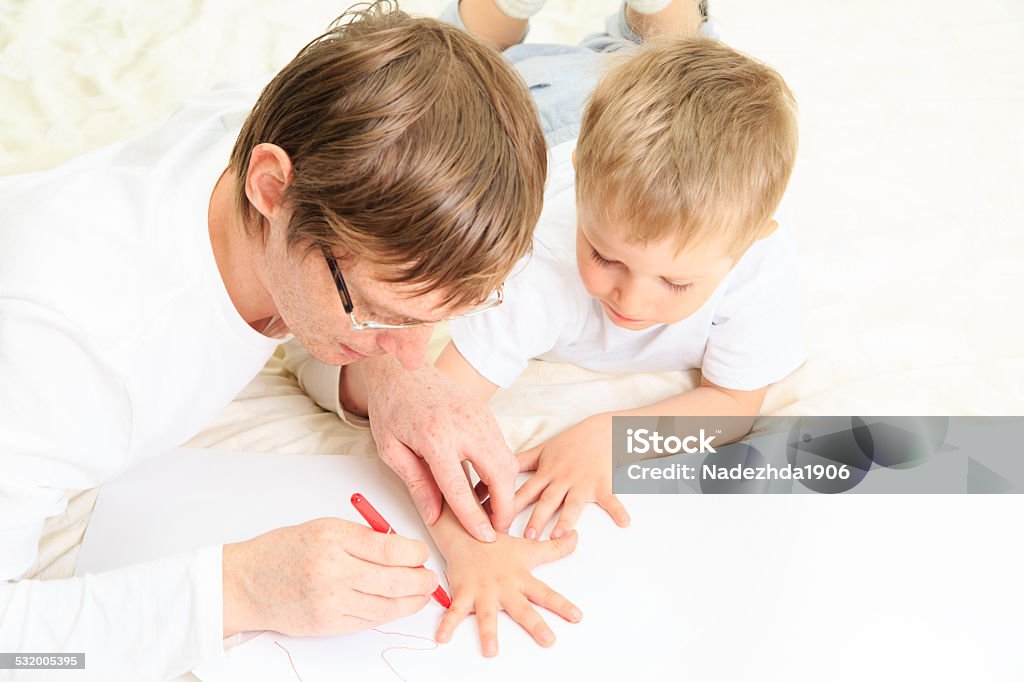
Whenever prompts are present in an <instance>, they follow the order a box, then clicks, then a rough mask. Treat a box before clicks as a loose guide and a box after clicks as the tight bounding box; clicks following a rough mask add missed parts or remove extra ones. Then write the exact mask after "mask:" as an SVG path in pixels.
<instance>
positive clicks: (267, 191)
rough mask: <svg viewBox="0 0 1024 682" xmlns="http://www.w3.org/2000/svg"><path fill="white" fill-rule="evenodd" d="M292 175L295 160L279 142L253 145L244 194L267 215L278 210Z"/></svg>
mask: <svg viewBox="0 0 1024 682" xmlns="http://www.w3.org/2000/svg"><path fill="white" fill-rule="evenodd" d="M291 178H292V160H291V159H290V158H289V157H288V153H287V152H286V151H285V150H283V149H281V148H280V147H278V146H277V145H276V144H270V143H267V142H263V143H260V144H258V145H256V146H255V147H253V149H252V154H250V155H249V170H248V171H247V172H246V175H245V195H246V196H247V197H248V198H249V201H250V203H252V205H253V206H254V207H255V208H256V210H257V211H259V212H260V214H261V215H263V216H264V217H266V218H268V219H269V218H270V217H271V216H272V215H273V214H274V213H276V212H277V211H278V209H279V208H280V206H281V202H282V201H283V200H284V192H285V189H286V188H287V187H288V183H289V182H291Z"/></svg>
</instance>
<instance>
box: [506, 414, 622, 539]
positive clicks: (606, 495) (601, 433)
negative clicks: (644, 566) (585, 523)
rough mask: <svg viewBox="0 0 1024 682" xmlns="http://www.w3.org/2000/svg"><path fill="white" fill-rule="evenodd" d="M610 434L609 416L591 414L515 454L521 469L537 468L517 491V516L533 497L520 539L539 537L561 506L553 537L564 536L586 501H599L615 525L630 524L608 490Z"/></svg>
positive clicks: (532, 469) (620, 504)
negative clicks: (532, 505) (548, 438)
mask: <svg viewBox="0 0 1024 682" xmlns="http://www.w3.org/2000/svg"><path fill="white" fill-rule="evenodd" d="M611 434H612V419H611V417H610V416H608V415H595V416H593V417H590V418H588V419H585V420H583V421H582V422H580V423H579V424H577V425H576V426H574V427H572V428H571V429H569V430H568V431H565V432H563V433H561V434H559V435H557V436H555V437H554V438H552V439H551V440H548V441H546V442H544V443H541V444H540V445H538V446H537V447H535V448H532V449H530V450H526V451H525V452H521V453H519V454H518V455H517V456H516V457H517V458H518V459H519V468H520V470H521V471H536V472H537V473H535V474H534V475H533V478H531V479H530V480H529V481H527V482H526V483H524V484H523V485H522V487H521V488H519V490H517V491H516V497H515V512H516V513H517V514H518V513H519V512H521V511H522V510H523V509H525V508H526V507H528V506H529V505H530V504H532V503H533V502H534V500H536V501H537V506H536V507H534V510H533V514H532V515H531V516H530V521H529V523H527V524H526V530H525V531H524V533H523V536H524V537H526V538H528V539H531V540H532V539H535V538H538V537H540V534H541V533H542V532H543V531H544V527H545V526H547V523H548V519H550V518H551V516H552V515H553V514H554V513H555V512H556V511H558V509H559V507H561V509H562V512H561V514H560V515H559V518H558V523H557V524H555V527H554V529H553V530H552V531H551V537H552V538H559V537H562V536H563V535H564V534H565V533H568V532H569V530H571V529H572V527H573V526H574V525H576V521H577V519H579V517H580V512H581V511H582V510H583V505H585V504H586V503H587V502H597V503H598V504H599V505H600V506H601V507H603V508H604V510H605V511H606V512H608V514H609V515H610V516H611V517H612V520H613V521H615V523H616V524H617V525H618V526H619V527H625V526H628V525H629V513H628V512H627V511H626V508H625V507H623V506H622V503H621V502H619V498H618V497H616V496H615V494H614V493H612V435H611Z"/></svg>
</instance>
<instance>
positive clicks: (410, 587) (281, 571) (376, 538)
mask: <svg viewBox="0 0 1024 682" xmlns="http://www.w3.org/2000/svg"><path fill="white" fill-rule="evenodd" d="M427 554H428V550H427V546H426V545H425V544H424V543H422V542H419V541H417V540H410V539H408V538H404V537H401V536H399V535H394V534H384V533H378V532H376V531H374V530H371V529H369V528H367V527H366V526H362V525H359V524H356V523H352V522H350V521H344V520H341V519H332V518H324V519H317V520H315V521H309V522H307V523H303V524H300V525H298V526H289V527H287V528H278V529H277V530H272V531H270V532H269V533H264V534H263V535H260V536H259V537H256V538H253V539H251V540H246V541H245V542H239V543H234V544H229V545H224V552H223V559H222V566H223V576H224V636H225V637H228V636H230V635H233V634H235V633H236V632H243V631H248V630H276V631H277V632H280V633H282V634H286V635H294V636H305V635H339V634H343V633H346V632H353V631H356V630H366V629H369V628H373V627H376V626H377V625H380V624H381V623H386V622H388V621H391V620H395V619H397V618H404V617H405V616H408V615H410V614H412V613H415V612H417V611H419V610H420V609H421V608H423V606H424V605H425V604H426V603H427V602H428V601H429V600H430V594H431V593H432V592H433V591H434V589H435V588H436V587H437V584H438V578H437V574H436V573H434V572H433V571H430V570H428V569H426V568H420V566H422V564H423V562H424V561H426V559H427Z"/></svg>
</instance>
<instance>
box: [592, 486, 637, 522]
mask: <svg viewBox="0 0 1024 682" xmlns="http://www.w3.org/2000/svg"><path fill="white" fill-rule="evenodd" d="M597 503H598V504H599V505H601V507H602V508H603V509H604V510H605V511H606V512H608V515H609V516H611V517H612V521H614V522H615V525H616V526H618V527H619V528H625V527H626V526H628V525H629V512H628V511H626V507H625V506H623V504H622V502H620V501H619V498H618V497H617V496H616V495H615V494H613V493H606V494H605V495H603V496H602V497H600V498H598V500H597Z"/></svg>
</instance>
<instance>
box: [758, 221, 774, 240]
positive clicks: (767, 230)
mask: <svg viewBox="0 0 1024 682" xmlns="http://www.w3.org/2000/svg"><path fill="white" fill-rule="evenodd" d="M777 229H779V223H778V222H776V221H775V220H769V221H768V222H767V223H765V225H764V227H762V228H761V233H760V234H759V235H757V239H758V241H760V240H762V239H764V238H765V237H770V236H771V235H772V233H773V232H775V230H777Z"/></svg>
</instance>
